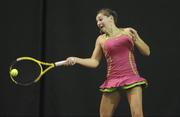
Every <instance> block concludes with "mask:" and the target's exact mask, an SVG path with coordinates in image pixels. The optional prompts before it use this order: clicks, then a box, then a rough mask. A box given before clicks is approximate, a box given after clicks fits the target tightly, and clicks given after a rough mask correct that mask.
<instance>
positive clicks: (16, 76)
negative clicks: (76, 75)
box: [9, 57, 66, 86]
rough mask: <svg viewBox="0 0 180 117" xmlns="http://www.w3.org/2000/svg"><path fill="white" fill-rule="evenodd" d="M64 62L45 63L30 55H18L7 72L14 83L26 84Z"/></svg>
mask: <svg viewBox="0 0 180 117" xmlns="http://www.w3.org/2000/svg"><path fill="white" fill-rule="evenodd" d="M65 63H66V61H65V60H63V61H58V62H55V63H46V62H42V61H40V60H37V59H35V58H32V57H19V58H17V59H16V60H15V61H14V62H13V63H12V64H11V66H10V69H9V74H10V78H11V80H12V81H13V82H14V83H15V84H18V85H22V86H28V85H31V84H33V83H36V82H38V81H39V80H40V79H41V77H42V76H43V75H44V74H45V73H46V72H48V71H49V70H50V69H52V68H55V67H58V66H62V65H64V64H65Z"/></svg>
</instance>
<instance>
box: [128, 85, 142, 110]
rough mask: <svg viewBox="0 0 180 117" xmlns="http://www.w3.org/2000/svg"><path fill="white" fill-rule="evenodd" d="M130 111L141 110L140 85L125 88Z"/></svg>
mask: <svg viewBox="0 0 180 117" xmlns="http://www.w3.org/2000/svg"><path fill="white" fill-rule="evenodd" d="M127 97H128V102H129V105H130V109H131V112H140V113H141V112H142V87H141V86H136V87H134V88H131V89H129V90H127Z"/></svg>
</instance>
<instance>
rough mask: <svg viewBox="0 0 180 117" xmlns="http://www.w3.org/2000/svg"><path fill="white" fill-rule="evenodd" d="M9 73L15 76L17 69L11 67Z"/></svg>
mask: <svg viewBox="0 0 180 117" xmlns="http://www.w3.org/2000/svg"><path fill="white" fill-rule="evenodd" d="M10 74H11V76H13V77H16V76H17V75H18V70H17V69H12V70H11V71H10Z"/></svg>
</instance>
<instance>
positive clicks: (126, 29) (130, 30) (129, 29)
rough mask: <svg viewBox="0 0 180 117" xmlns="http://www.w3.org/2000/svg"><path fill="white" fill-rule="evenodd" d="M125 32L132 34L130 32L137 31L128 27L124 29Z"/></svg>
mask: <svg viewBox="0 0 180 117" xmlns="http://www.w3.org/2000/svg"><path fill="white" fill-rule="evenodd" d="M123 30H124V31H125V32H127V33H130V32H132V31H136V30H135V29H134V28H132V27H126V28H123Z"/></svg>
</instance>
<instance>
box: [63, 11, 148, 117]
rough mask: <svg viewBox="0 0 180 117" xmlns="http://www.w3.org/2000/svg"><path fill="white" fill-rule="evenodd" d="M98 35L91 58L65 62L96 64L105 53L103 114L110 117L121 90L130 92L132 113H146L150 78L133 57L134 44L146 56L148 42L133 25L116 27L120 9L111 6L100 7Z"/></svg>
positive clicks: (129, 100)
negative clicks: (144, 94)
mask: <svg viewBox="0 0 180 117" xmlns="http://www.w3.org/2000/svg"><path fill="white" fill-rule="evenodd" d="M96 21H97V26H98V27H99V29H100V32H101V34H100V35H99V36H98V38H97V40H96V44H95V48H94V51H93V53H92V56H91V57H90V58H79V57H68V58H67V59H66V60H67V62H66V65H67V66H71V65H74V64H80V65H82V66H85V67H90V68H96V67H97V66H98V65H99V63H100V61H101V58H102V54H104V55H105V58H106V61H107V75H106V80H105V81H104V83H103V84H102V85H101V86H100V91H102V99H101V104H100V117H111V116H112V115H113V112H114V111H115V109H116V107H117V105H118V103H119V102H120V100H121V96H122V93H126V94H127V98H128V102H129V105H130V110H131V115H132V117H143V107H142V88H144V87H146V86H147V81H146V80H145V79H144V78H142V77H141V76H140V75H139V73H138V70H137V67H136V62H135V58H134V47H137V49H138V50H139V52H140V53H141V54H143V55H145V56H149V55H150V49H149V46H148V45H147V44H146V43H145V42H144V41H143V40H142V39H141V37H140V36H139V35H138V33H137V31H136V30H135V29H133V28H121V27H117V13H116V12H115V11H113V10H111V9H107V8H106V9H101V10H99V11H98V12H97V15H96Z"/></svg>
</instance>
